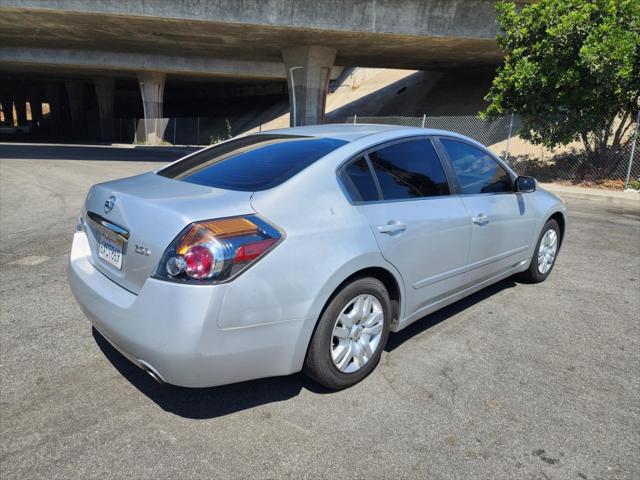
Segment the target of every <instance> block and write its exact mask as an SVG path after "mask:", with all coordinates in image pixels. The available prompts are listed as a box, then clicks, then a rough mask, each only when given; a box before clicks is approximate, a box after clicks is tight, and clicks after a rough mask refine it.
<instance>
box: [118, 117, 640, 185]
mask: <svg viewBox="0 0 640 480" xmlns="http://www.w3.org/2000/svg"><path fill="white" fill-rule="evenodd" d="M342 121H343V122H345V123H359V124H365V123H375V124H390V125H402V126H407V127H422V128H435V129H440V130H449V131H453V132H457V133H460V134H462V135H465V136H468V137H470V138H473V139H475V140H477V141H479V142H480V143H482V144H483V145H486V146H487V147H488V148H489V149H490V150H492V151H493V152H494V153H495V154H497V155H498V156H500V157H502V158H504V159H505V160H507V161H509V162H510V164H511V165H512V167H513V168H514V169H515V170H516V171H517V172H518V173H519V174H521V175H531V176H533V177H536V178H537V179H538V180H540V181H542V182H567V183H573V184H583V185H600V186H605V187H612V188H622V187H623V185H626V184H627V183H630V184H631V185H632V186H634V187H635V188H637V186H638V185H640V158H638V157H640V146H638V142H639V141H638V135H637V133H638V122H637V121H633V122H631V121H629V119H627V121H626V122H625V123H624V124H623V127H626V128H625V129H624V131H621V130H622V129H618V127H619V126H620V122H618V123H617V124H614V125H613V128H611V129H609V130H611V131H610V134H609V135H608V136H607V135H604V136H603V135H602V134H600V138H597V135H598V132H601V131H603V129H602V128H600V129H598V128H596V127H595V126H588V127H586V128H582V129H575V128H569V127H571V125H566V124H564V123H562V122H557V125H556V124H554V125H553V128H555V129H556V130H557V129H559V128H565V129H569V130H578V131H580V130H582V131H585V132H591V133H589V134H588V135H586V136H585V138H586V139H587V141H586V142H585V141H583V140H576V141H574V142H571V143H569V144H567V145H563V146H558V147H555V148H547V147H544V146H542V145H539V144H534V143H533V142H531V141H529V140H526V139H525V138H523V136H521V135H520V131H521V129H522V128H523V125H522V122H521V121H520V119H519V118H518V117H517V116H516V115H509V116H505V117H501V118H497V119H494V120H483V119H481V118H478V117H476V116H471V115H464V116H446V117H445V116H441V117H434V116H427V115H423V116H421V117H402V116H389V117H360V116H357V115H354V116H351V117H347V118H346V119H342ZM609 130H607V129H604V131H609ZM616 132H617V133H618V134H619V135H616ZM237 133H240V132H235V131H232V125H231V124H229V122H228V121H226V120H224V119H220V118H207V117H189V118H158V119H147V120H146V121H145V120H142V119H120V120H119V121H118V123H117V125H116V136H117V141H119V142H123V143H140V144H145V143H146V144H172V145H209V144H211V143H216V142H218V141H220V140H224V139H226V138H230V137H231V136H232V135H233V134H237ZM551 133H556V134H557V131H554V132H551Z"/></svg>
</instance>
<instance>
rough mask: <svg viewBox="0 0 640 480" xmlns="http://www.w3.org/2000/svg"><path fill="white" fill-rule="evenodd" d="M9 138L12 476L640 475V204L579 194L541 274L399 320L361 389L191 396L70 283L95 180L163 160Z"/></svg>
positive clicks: (4, 353) (2, 349)
mask: <svg viewBox="0 0 640 480" xmlns="http://www.w3.org/2000/svg"><path fill="white" fill-rule="evenodd" d="M2 152H3V151H2V148H0V158H2V157H3V154H2ZM12 152H13V153H11V155H7V156H8V157H11V158H10V159H7V158H6V157H7V156H5V159H3V160H0V307H1V308H0V328H1V335H0V402H1V403H0V433H1V438H0V476H1V477H2V478H3V480H7V479H13V478H48V479H54V478H60V479H72V478H81V479H88V478H127V479H129V478H133V479H138V478H170V479H176V478H178V479H186V478H225V479H226V478H247V477H252V478H253V477H255V478H394V479H396V478H420V479H425V478H428V479H468V478H474V479H520V478H522V479H577V480H580V479H582V480H584V479H589V480H591V479H594V480H595V479H637V478H639V476H640V378H639V377H640V278H639V277H640V216H639V211H638V210H632V209H624V208H619V207H612V206H609V205H607V204H603V203H594V202H588V201H583V200H581V201H576V200H569V201H568V207H569V215H570V217H569V224H568V234H567V237H566V241H565V244H564V246H563V249H562V251H561V253H560V256H559V260H558V264H557V265H556V268H555V270H554V272H553V273H552V275H551V276H550V278H549V279H548V281H547V282H545V283H543V284H539V285H526V284H521V283H518V282H517V281H514V280H513V279H508V280H505V281H503V282H501V283H499V284H497V285H495V286H492V287H490V288H488V289H486V290H484V291H482V292H479V293H478V294H476V295H474V296H472V297H470V298H468V299H465V300H463V301H462V302H459V303H457V304H455V305H452V306H450V307H448V308H446V309H444V310H442V311H440V312H437V313H436V314H433V315H431V316H429V317H426V318H424V319H422V320H421V321H419V322H417V323H415V324H413V325H412V326H411V327H409V328H408V329H406V330H404V331H402V332H400V333H398V334H392V335H391V337H390V339H389V344H388V345H387V348H386V351H385V353H384V354H383V357H382V360H381V364H380V365H379V366H378V368H377V369H376V370H375V371H374V373H373V374H372V375H371V376H370V377H369V378H368V379H366V380H365V381H364V382H362V383H361V384H359V385H357V386H355V387H353V388H350V389H348V390H345V391H342V392H337V393H332V392H327V391H325V390H322V389H321V388H319V387H317V386H315V385H314V384H313V383H311V382H310V381H308V380H306V379H305V378H304V377H303V376H302V375H300V374H298V375H292V376H289V377H282V378H271V379H265V380H257V381H253V382H248V383H241V384H236V385H230V386H224V387H218V388H210V389H203V390H191V389H181V388H176V387H171V386H160V385H157V384H155V383H154V382H153V381H152V380H151V379H149V378H148V377H147V376H146V374H144V373H143V372H142V371H140V370H138V369H137V368H136V367H134V366H132V365H131V364H129V363H128V362H127V361H126V360H125V359H123V357H121V356H120V355H119V354H118V353H117V352H115V351H114V350H113V349H112V348H111V347H110V346H109V345H108V344H107V343H106V342H105V341H104V340H103V339H102V338H101V337H100V336H99V335H98V334H95V333H94V332H92V329H91V327H90V324H89V322H88V321H87V320H86V319H85V318H84V316H83V314H82V313H81V311H80V309H79V308H78V307H77V305H76V304H75V302H74V300H73V298H72V295H71V292H70V290H69V287H68V285H67V281H66V269H67V257H68V253H69V248H70V242H71V237H72V232H73V229H74V224H75V219H76V216H77V213H78V211H79V210H80V206H81V203H82V201H83V198H84V195H85V193H86V191H87V189H88V188H89V186H90V185H92V184H93V183H96V182H99V181H103V180H107V179H112V178H117V177H122V176H126V175H130V174H134V173H138V172H142V171H146V170H150V169H153V168H154V167H155V166H156V165H159V164H155V163H146V162H131V161H126V162H119V161H109V160H105V158H110V157H109V155H111V154H110V153H108V152H107V153H105V152H102V154H101V155H102V156H99V157H100V158H99V159H96V158H94V157H93V156H92V154H91V152H85V153H86V155H85V154H84V153H83V152H82V150H74V152H75V153H74V155H68V156H69V157H71V158H76V160H65V159H60V160H55V159H46V160H39V159H37V157H38V155H37V154H29V153H25V155H24V157H25V158H24V159H21V158H19V157H20V150H18V151H17V153H16V150H15V149H14V150H13V151H12ZM61 152H62V153H60V154H59V155H63V154H64V149H63V150H61ZM114 155H115V154H114ZM127 155H131V152H128V154H127ZM84 156H86V157H87V158H93V160H77V158H84ZM17 157H18V158H17ZM56 158H64V157H60V156H58V157H56ZM229 368H233V365H229Z"/></svg>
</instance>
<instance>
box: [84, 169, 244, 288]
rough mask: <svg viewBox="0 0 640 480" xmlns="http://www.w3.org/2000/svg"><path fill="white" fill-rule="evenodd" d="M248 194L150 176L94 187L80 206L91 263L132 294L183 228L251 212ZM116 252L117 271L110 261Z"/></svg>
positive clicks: (150, 174) (153, 268)
mask: <svg viewBox="0 0 640 480" xmlns="http://www.w3.org/2000/svg"><path fill="white" fill-rule="evenodd" d="M251 195H252V194H251V192H239V191H233V190H223V189H218V188H211V187H206V186H202V185H196V184H192V183H186V182H180V181H177V180H172V179H168V178H165V177H162V176H160V175H156V174H155V173H153V172H152V173H146V174H142V175H137V176H135V177H129V178H124V179H121V180H115V181H111V182H106V183H101V184H98V185H94V186H93V187H92V188H91V190H90V191H89V194H88V195H87V200H86V203H85V208H86V215H85V221H86V225H87V228H86V231H87V236H88V238H89V244H90V246H91V261H92V263H93V265H94V266H95V267H96V268H97V269H98V270H99V271H100V272H102V273H103V274H104V275H106V276H107V277H108V278H110V279H111V280H113V281H114V282H115V283H117V284H118V285H120V286H122V287H124V288H126V289H127V290H129V291H131V292H133V293H136V294H137V293H138V292H139V291H140V289H141V288H142V286H143V284H144V282H145V281H146V280H147V278H149V277H150V276H151V275H152V274H153V272H154V271H155V269H156V267H157V265H158V262H159V261H160V259H161V258H162V254H163V253H164V251H165V249H166V248H167V246H168V245H169V244H170V243H171V242H172V241H173V239H174V238H175V237H176V236H177V235H178V234H179V233H180V232H181V231H182V230H183V229H184V228H185V227H186V226H187V225H189V224H190V223H192V222H194V221H200V220H209V219H212V218H222V217H229V216H233V215H244V214H248V213H254V212H253V209H252V208H251V203H250V200H251ZM101 242H102V251H103V255H102V256H101V255H100V250H101ZM118 247H119V248H120V249H121V251H122V252H121V263H120V265H119V267H120V268H118V265H117V263H118V262H117V261H115V260H116V259H117V258H118V255H117V248H118ZM105 257H109V258H111V260H113V262H110V261H109V259H108V258H105ZM114 264H115V265H114Z"/></svg>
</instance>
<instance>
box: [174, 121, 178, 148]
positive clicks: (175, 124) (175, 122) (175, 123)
mask: <svg viewBox="0 0 640 480" xmlns="http://www.w3.org/2000/svg"><path fill="white" fill-rule="evenodd" d="M177 123H178V117H176V118H174V119H173V144H174V145H175V144H176V126H177Z"/></svg>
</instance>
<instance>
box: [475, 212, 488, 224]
mask: <svg viewBox="0 0 640 480" xmlns="http://www.w3.org/2000/svg"><path fill="white" fill-rule="evenodd" d="M471 220H473V223H476V224H478V225H486V224H487V223H489V217H487V216H486V215H485V214H484V213H479V214H478V216H477V217H473V218H472V219H471Z"/></svg>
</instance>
